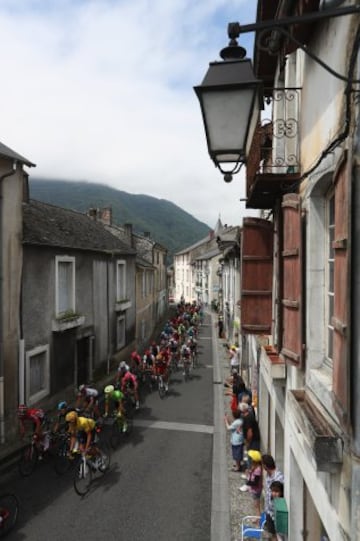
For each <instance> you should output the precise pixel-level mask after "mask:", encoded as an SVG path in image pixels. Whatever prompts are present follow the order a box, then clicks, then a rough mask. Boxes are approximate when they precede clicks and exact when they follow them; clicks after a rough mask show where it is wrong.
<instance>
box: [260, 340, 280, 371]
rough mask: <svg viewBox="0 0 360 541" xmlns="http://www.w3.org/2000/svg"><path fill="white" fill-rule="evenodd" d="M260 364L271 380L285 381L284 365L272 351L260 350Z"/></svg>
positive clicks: (266, 348)
mask: <svg viewBox="0 0 360 541" xmlns="http://www.w3.org/2000/svg"><path fill="white" fill-rule="evenodd" d="M260 363H261V364H262V365H263V367H264V369H265V370H266V372H268V374H269V375H270V377H271V378H272V379H286V364H285V362H284V361H283V360H282V359H281V358H280V357H279V354H278V353H277V352H276V351H275V350H274V349H269V348H268V347H267V346H266V347H265V348H262V349H261V356H260Z"/></svg>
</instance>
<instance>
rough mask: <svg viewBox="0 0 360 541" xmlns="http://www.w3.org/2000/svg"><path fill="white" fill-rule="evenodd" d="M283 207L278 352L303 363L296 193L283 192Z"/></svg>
mask: <svg viewBox="0 0 360 541" xmlns="http://www.w3.org/2000/svg"><path fill="white" fill-rule="evenodd" d="M281 206H282V211H283V251H282V254H281V255H282V272H283V298H282V321H283V333H282V349H281V352H280V356H281V357H282V358H283V359H284V360H285V361H286V362H287V363H291V364H295V365H296V366H298V367H301V366H302V360H303V316H302V264H301V244H302V243H301V203H300V196H299V195H298V194H296V193H289V194H286V195H284V197H283V200H282V204H281Z"/></svg>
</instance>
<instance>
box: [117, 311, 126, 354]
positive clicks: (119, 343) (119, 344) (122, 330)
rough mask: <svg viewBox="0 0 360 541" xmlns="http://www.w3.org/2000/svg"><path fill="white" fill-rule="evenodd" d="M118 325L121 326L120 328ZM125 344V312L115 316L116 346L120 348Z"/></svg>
mask: <svg viewBox="0 0 360 541" xmlns="http://www.w3.org/2000/svg"><path fill="white" fill-rule="evenodd" d="M120 326H122V328H121V327H120ZM120 334H121V336H120ZM125 345H126V317H125V314H121V315H119V316H118V317H117V318H116V347H117V349H122V348H123V347H124V346H125Z"/></svg>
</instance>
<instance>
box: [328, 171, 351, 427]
mask: <svg viewBox="0 0 360 541" xmlns="http://www.w3.org/2000/svg"><path fill="white" fill-rule="evenodd" d="M348 215H349V193H348V183H347V176H346V162H344V163H343V164H342V166H341V168H340V169H339V171H338V174H337V175H336V178H335V240H334V242H333V248H334V253H335V255H334V258H335V265H334V316H333V318H332V325H333V327H334V343H333V392H334V406H335V409H336V411H337V413H338V415H339V418H340V420H342V421H345V420H346V418H347V413H348V396H349V383H348V362H347V359H348V336H347V332H348V331H347V321H348V314H347V310H348V302H349V301H348V284H349V281H348V276H349V274H348V273H349V271H348Z"/></svg>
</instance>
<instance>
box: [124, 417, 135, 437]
mask: <svg viewBox="0 0 360 541" xmlns="http://www.w3.org/2000/svg"><path fill="white" fill-rule="evenodd" d="M133 428H134V421H133V420H132V419H126V431H125V432H123V434H125V436H129V435H130V434H131V432H132V431H133Z"/></svg>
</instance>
